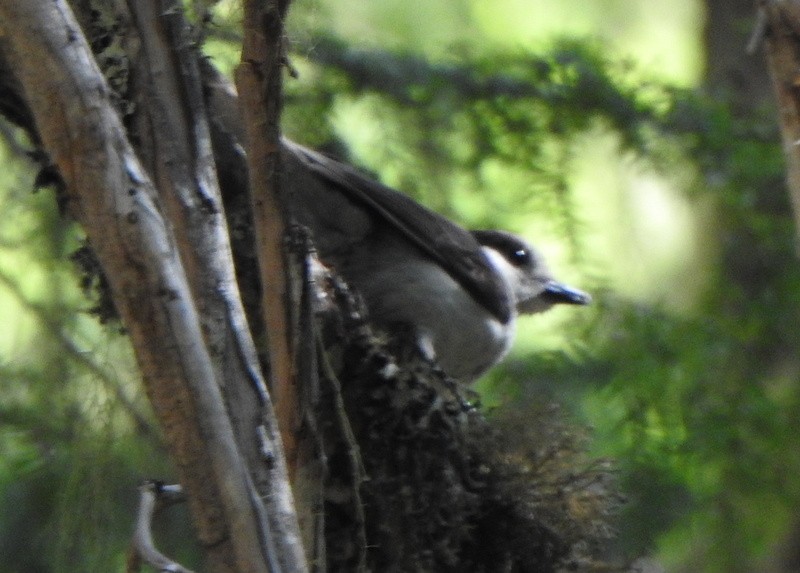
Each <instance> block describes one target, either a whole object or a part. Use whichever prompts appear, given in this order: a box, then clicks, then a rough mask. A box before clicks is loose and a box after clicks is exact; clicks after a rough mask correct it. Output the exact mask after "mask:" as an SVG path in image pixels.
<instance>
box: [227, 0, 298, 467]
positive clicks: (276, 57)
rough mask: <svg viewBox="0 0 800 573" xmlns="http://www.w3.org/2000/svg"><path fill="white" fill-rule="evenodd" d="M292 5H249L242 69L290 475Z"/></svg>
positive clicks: (293, 455) (265, 297)
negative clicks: (286, 127)
mask: <svg viewBox="0 0 800 573" xmlns="http://www.w3.org/2000/svg"><path fill="white" fill-rule="evenodd" d="M287 7H288V2H285V1H284V2H281V1H279V0H274V1H268V0H262V1H259V0H249V1H245V2H244V42H243V46H242V60H241V64H240V65H239V67H238V69H237V70H236V83H237V87H238V90H239V96H240V105H241V113H242V117H243V123H244V125H245V126H246V138H247V162H248V168H249V178H250V190H251V197H252V210H253V219H254V226H255V235H256V252H257V254H258V260H259V267H260V278H261V289H262V312H263V313H264V317H265V324H266V325H267V332H268V333H269V335H268V344H269V356H270V369H271V372H270V376H271V381H272V389H273V391H274V393H275V404H276V409H277V415H278V423H279V426H280V431H281V436H282V438H283V444H284V447H285V451H286V458H287V462H288V464H289V468H290V474H291V472H293V471H294V469H295V468H296V465H297V438H296V436H295V433H296V431H297V429H298V428H299V424H300V420H299V414H298V396H297V387H296V378H295V372H294V367H293V359H292V344H291V341H292V339H293V335H292V332H291V327H290V320H289V313H288V312H287V309H288V308H289V307H290V300H289V289H290V287H289V283H288V276H289V274H288V269H287V267H286V261H285V260H284V257H283V240H284V236H285V233H284V230H285V222H284V216H283V210H282V207H281V201H280V185H279V172H280V165H279V157H280V155H279V139H280V128H279V117H280V109H281V72H282V67H283V62H284V53H283V43H282V39H283V18H284V15H285V13H286V9H287Z"/></svg>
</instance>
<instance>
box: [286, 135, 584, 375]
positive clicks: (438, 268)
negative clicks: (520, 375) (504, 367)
mask: <svg viewBox="0 0 800 573" xmlns="http://www.w3.org/2000/svg"><path fill="white" fill-rule="evenodd" d="M281 152H282V165H283V169H284V176H285V177H287V178H288V180H291V185H285V186H284V189H295V190H296V191H294V193H293V194H292V195H290V196H289V205H290V209H291V211H292V214H293V216H294V217H295V219H296V220H297V222H298V223H300V224H302V225H304V226H306V227H308V228H309V229H310V230H311V232H312V235H313V237H314V242H315V244H316V246H317V249H318V251H319V255H320V258H321V259H322V261H323V262H324V263H326V264H328V265H331V266H332V267H333V268H334V269H335V270H336V272H337V273H338V274H339V275H341V276H342V277H343V278H344V279H345V280H346V281H347V282H348V283H349V284H350V285H351V286H352V287H355V289H356V291H357V292H358V293H360V294H361V296H363V298H364V301H365V304H366V307H367V313H368V319H369V320H370V321H371V322H373V323H374V324H376V325H378V326H379V327H383V328H384V329H386V328H387V327H390V326H391V325H392V324H397V323H403V324H409V325H411V326H412V327H413V328H414V331H415V333H416V334H417V336H418V341H419V346H420V348H421V350H422V351H423V352H424V353H425V354H426V355H427V356H428V357H430V358H434V359H435V360H436V361H437V362H438V364H439V365H440V366H441V367H442V369H443V370H444V371H445V372H446V373H447V374H449V375H450V376H452V377H454V378H457V379H459V380H461V381H462V382H471V381H473V380H475V379H476V378H478V377H479V376H480V375H482V374H483V373H484V372H486V370H487V369H489V368H490V367H491V366H493V365H494V364H496V363H497V362H498V361H499V360H500V359H501V358H502V357H503V356H504V355H505V353H506V352H507V351H508V349H509V347H510V345H511V342H512V339H513V336H514V328H515V323H516V318H517V316H518V315H520V314H532V313H537V312H542V311H544V310H547V309H548V308H550V307H551V306H553V305H554V304H557V303H567V304H587V303H589V301H590V297H589V296H588V295H587V294H585V293H583V292H581V291H579V290H577V289H573V288H570V287H568V286H566V285H564V284H561V283H559V282H557V281H555V280H554V279H553V277H552V276H551V274H550V271H549V270H548V268H547V265H546V264H545V262H544V261H543V260H542V257H541V255H540V254H539V253H538V252H537V251H536V249H534V248H533V247H532V246H531V245H529V244H528V243H526V242H525V241H524V240H523V239H521V238H519V237H517V236H516V235H513V234H511V233H506V232H504V231H467V230H466V229H464V228H462V227H460V226H459V225H457V224H455V223H454V222H452V221H450V220H449V219H447V218H445V217H443V216H441V215H439V214H437V213H435V212H433V211H431V210H429V209H427V208H425V207H423V206H422V205H420V204H419V203H416V202H415V201H413V200H412V199H410V198H409V197H407V196H406V195H403V194H402V193H399V192H397V191H395V190H394V189H391V188H389V187H387V186H385V185H382V184H381V183H378V182H377V181H374V180H372V179H370V178H368V177H366V176H365V175H363V174H361V173H360V172H358V171H356V170H355V169H354V168H352V167H349V166H347V165H344V164H342V163H339V162H337V161H334V160H332V159H330V158H328V157H326V156H324V155H321V154H319V153H316V152H314V151H311V150H309V149H307V148H305V147H302V146H300V145H297V144H295V143H292V142H290V141H288V140H284V141H283V147H282V151H281Z"/></svg>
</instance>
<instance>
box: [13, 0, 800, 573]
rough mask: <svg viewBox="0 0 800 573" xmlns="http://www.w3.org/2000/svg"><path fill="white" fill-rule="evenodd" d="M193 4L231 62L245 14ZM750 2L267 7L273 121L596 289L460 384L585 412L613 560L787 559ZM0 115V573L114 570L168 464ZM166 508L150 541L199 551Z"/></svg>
mask: <svg viewBox="0 0 800 573" xmlns="http://www.w3.org/2000/svg"><path fill="white" fill-rule="evenodd" d="M212 4H215V5H214V19H213V23H212V25H211V26H210V28H209V30H208V31H209V36H208V40H207V42H206V46H205V49H206V52H207V53H208V54H209V55H210V56H211V57H212V59H213V60H214V61H215V62H216V63H217V64H218V65H219V66H220V67H222V68H223V69H225V70H231V69H232V67H233V66H234V65H235V63H236V60H237V57H238V54H237V50H236V47H235V40H236V38H237V35H238V33H239V32H238V28H237V24H238V21H239V19H240V12H239V11H238V7H237V3H236V2H218V3H212ZM751 4H752V3H751V2H743V1H738V0H737V1H733V0H725V1H720V0H717V1H714V0H706V1H705V2H704V1H701V0H672V1H670V2H663V3H655V2H649V1H647V0H593V1H590V2H587V1H586V0H540V1H531V0H494V1H491V2H490V1H488V0H371V1H366V0H340V1H339V2H332V1H328V0H297V1H296V2H295V4H294V5H293V7H292V9H291V17H290V21H289V38H290V40H291V53H290V59H291V64H292V65H293V66H294V68H295V69H296V71H297V73H298V77H297V78H296V79H287V82H286V108H285V113H284V130H285V131H286V133H287V134H288V135H289V136H290V137H292V138H294V139H296V140H298V141H300V142H302V143H305V144H308V145H311V146H315V145H325V146H329V147H330V146H331V145H333V146H335V147H337V148H338V149H339V150H340V151H342V150H344V151H345V152H346V153H348V154H349V159H350V161H352V162H353V163H355V164H357V165H359V166H361V167H362V168H364V169H366V170H369V171H372V172H373V173H375V174H376V175H378V176H380V178H381V179H382V180H383V181H384V182H386V183H388V184H390V185H394V186H396V187H398V188H401V189H402V190H404V191H405V192H407V193H409V194H412V195H413V196H415V197H417V198H418V199H419V200H420V201H422V202H424V203H426V204H427V205H429V206H431V207H433V208H435V209H436V210H438V211H440V212H442V213H444V214H446V215H448V216H450V217H452V218H454V219H455V220H458V221H460V222H461V223H463V224H464V225H466V226H470V227H496V228H504V229H508V230H511V231H515V232H519V233H522V234H524V235H526V236H527V237H528V238H530V239H531V240H532V241H534V242H535V243H536V244H537V245H539V246H540V247H541V248H542V250H543V251H544V252H545V254H546V256H547V257H548V259H549V260H550V262H551V267H552V268H553V270H554V272H555V274H557V275H558V276H559V277H560V278H562V279H563V280H565V281H567V282H570V283H572V284H574V285H575V286H578V287H580V288H583V289H585V290H588V291H590V292H592V294H593V295H594V296H595V301H596V303H595V304H594V305H593V306H592V307H591V308H588V309H586V308H563V309H556V310H554V311H552V312H551V313H549V314H548V315H545V316H537V317H532V318H527V319H524V320H522V321H521V322H520V325H519V332H518V341H517V344H516V345H515V348H514V351H513V353H512V355H511V356H510V357H509V359H508V360H507V361H506V362H505V363H504V364H503V365H502V366H501V367H498V368H497V369H496V370H495V371H493V372H492V373H491V374H490V375H489V376H487V378H486V379H484V380H482V381H481V382H480V383H479V386H478V389H479V391H480V392H481V393H482V396H483V402H484V404H485V405H486V406H487V407H488V408H490V409H497V410H500V409H525V408H529V407H532V406H538V405H541V404H544V403H550V402H557V403H559V404H560V405H561V407H562V408H563V409H564V410H565V411H566V412H567V413H568V415H569V416H571V417H572V418H573V419H574V421H575V423H576V424H582V425H587V426H589V427H591V428H592V444H591V451H592V454H593V455H596V456H610V457H612V458H614V459H615V460H616V463H617V466H618V471H619V481H620V485H621V487H622V489H623V490H624V491H625V493H626V494H627V496H628V503H627V504H626V505H625V507H624V508H623V511H622V514H621V515H620V520H619V524H618V528H619V543H618V544H619V547H618V551H619V552H620V554H622V555H624V556H627V557H630V558H635V557H637V556H640V555H650V556H653V557H655V558H656V559H657V560H658V561H659V562H660V563H661V564H662V565H663V566H664V567H665V568H666V569H667V570H668V571H675V572H678V571H687V572H689V571H707V572H738V571H765V572H766V571H782V570H784V569H781V568H780V565H778V564H776V563H777V561H776V556H777V555H781V554H782V553H784V552H786V551H788V550H790V549H792V548H794V549H795V550H797V545H800V540H798V539H797V537H795V540H794V543H792V542H791V538H787V535H789V533H790V532H791V531H792V530H793V528H795V527H798V524H800V511H799V510H800V482H799V481H798V479H797V477H796V476H797V475H798V474H799V473H800V447H798V446H799V445H800V444H799V443H798V442H800V427H798V426H800V416H798V413H800V384H799V383H798V382H800V380H799V379H798V374H799V371H800V361H799V360H798V353H797V348H798V333H797V331H798V328H797V327H798V325H800V269H798V260H797V257H796V229H795V228H794V225H793V221H792V216H791V210H790V206H789V203H788V199H787V194H786V190H785V188H784V183H783V159H782V155H781V149H780V146H779V144H778V135H777V128H776V125H775V124H776V112H775V110H774V109H773V103H772V99H771V97H770V93H769V85H768V78H767V76H766V72H765V70H764V61H763V56H762V55H760V54H757V55H753V56H747V55H746V54H745V52H744V46H745V44H746V41H747V38H748V34H749V32H750V29H751V27H752V18H751V16H752V13H751V9H752V7H751ZM197 5H198V4H197V3H193V4H192V6H193V7H196V6H197ZM2 127H3V134H4V135H5V137H4V138H3V139H4V140H5V145H4V146H2V147H1V148H0V163H2V165H3V166H4V169H3V171H2V173H0V204H1V205H2V208H3V210H4V213H5V217H4V218H3V220H2V221H0V315H1V316H2V317H3V324H4V328H3V329H2V331H0V392H2V400H0V452H2V455H0V504H2V507H3V508H4V510H3V511H2V512H0V571H42V572H49V571H100V570H109V569H115V570H119V569H120V568H121V566H122V563H123V562H124V554H125V549H126V543H127V536H128V535H129V533H130V530H131V527H132V512H133V508H134V506H135V503H136V495H135V486H136V484H137V483H138V482H139V480H141V479H142V478H144V477H165V478H169V476H171V475H173V474H172V472H171V470H170V466H169V463H168V462H167V461H166V459H165V456H164V451H163V448H162V447H161V445H160V443H159V437H158V432H157V430H155V429H154V427H153V423H152V418H151V415H150V413H149V409H148V406H147V402H146V399H145V398H144V397H143V396H142V394H141V388H140V386H139V383H138V378H137V373H136V368H135V364H134V362H133V360H132V357H131V353H130V350H129V348H128V346H127V344H126V341H125V338H124V337H123V336H122V335H120V334H119V332H117V330H115V329H114V328H108V327H103V326H100V325H98V324H97V321H96V320H95V319H94V318H93V317H92V316H90V315H89V313H88V310H89V309H90V308H91V306H92V302H91V301H89V300H87V299H86V298H85V297H84V295H83V294H82V292H81V285H80V284H79V279H78V275H77V273H76V272H75V268H74V264H73V262H72V261H71V260H70V254H71V253H73V252H74V251H75V250H76V248H78V246H79V245H80V240H81V234H80V231H79V230H78V229H76V228H74V226H72V225H69V224H67V223H65V222H64V221H63V220H62V219H61V218H60V217H59V216H58V213H57V207H56V205H55V201H54V200H53V196H52V193H50V192H49V191H40V192H38V193H34V192H33V188H34V178H35V172H34V171H33V170H32V166H31V165H30V164H29V163H28V162H27V160H26V158H25V155H24V149H25V145H26V144H25V142H23V141H20V140H19V139H18V137H17V135H16V134H15V132H13V130H10V129H9V128H8V126H2ZM178 513H179V512H178ZM171 519H172V520H173V521H171V522H170V523H168V524H167V525H165V526H164V528H163V529H164V532H165V535H167V539H166V540H165V541H164V549H166V550H167V551H168V552H170V554H172V555H175V556H176V557H177V558H178V559H179V560H180V559H182V560H183V561H184V562H185V563H187V564H192V563H196V561H197V557H196V554H195V553H194V551H193V549H192V547H187V546H186V545H185V544H183V543H181V542H180V540H181V538H183V537H189V536H190V533H189V531H188V529H187V526H186V525H185V516H181V515H174V516H173V517H172V518H171ZM786 539H790V540H789V541H786ZM54 540H55V542H54ZM786 570H789V569H786Z"/></svg>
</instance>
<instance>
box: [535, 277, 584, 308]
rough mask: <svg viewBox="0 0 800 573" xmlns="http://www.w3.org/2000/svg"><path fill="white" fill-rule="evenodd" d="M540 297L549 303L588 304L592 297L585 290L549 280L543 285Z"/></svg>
mask: <svg viewBox="0 0 800 573" xmlns="http://www.w3.org/2000/svg"><path fill="white" fill-rule="evenodd" d="M542 298H543V299H544V300H546V301H547V302H549V303H551V304H589V303H590V302H592V297H591V296H589V295H588V294H586V293H585V292H583V291H581V290H578V289H575V288H572V287H568V286H567V285H562V284H561V283H557V282H555V281H550V282H548V283H547V284H545V285H544V292H543V293H542Z"/></svg>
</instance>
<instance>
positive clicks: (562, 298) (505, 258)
mask: <svg viewBox="0 0 800 573" xmlns="http://www.w3.org/2000/svg"><path fill="white" fill-rule="evenodd" d="M472 234H473V235H474V236H475V238H476V239H477V240H478V242H479V243H480V244H481V246H482V247H483V249H484V252H485V253H486V255H487V257H488V258H489V261H490V263H491V264H492V266H493V267H494V269H495V270H496V271H497V272H498V273H499V274H500V275H501V276H502V277H503V280H504V281H505V282H506V284H507V285H508V287H509V290H510V292H511V294H512V295H513V297H514V306H515V308H516V310H517V312H518V313H519V314H534V313H537V312H543V311H545V310H547V309H549V308H550V307H552V306H553V305H556V304H581V305H584V304H589V303H590V302H591V300H592V299H591V297H590V296H589V295H588V294H586V293H585V292H583V291H580V290H578V289H575V288H572V287H569V286H567V285H565V284H563V283H560V282H558V281H556V280H555V279H553V276H552V275H551V274H550V269H548V267H547V264H546V263H545V261H544V259H543V258H542V255H541V254H540V253H539V251H537V250H536V249H535V248H534V247H533V246H532V245H530V244H528V243H527V242H526V241H524V240H523V239H521V238H520V237H518V236H517V235H514V234H512V233H507V232H505V231H473V232H472Z"/></svg>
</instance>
